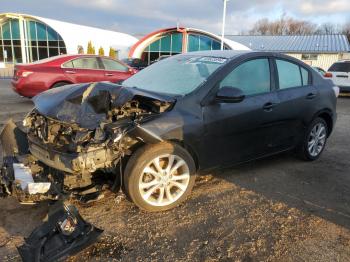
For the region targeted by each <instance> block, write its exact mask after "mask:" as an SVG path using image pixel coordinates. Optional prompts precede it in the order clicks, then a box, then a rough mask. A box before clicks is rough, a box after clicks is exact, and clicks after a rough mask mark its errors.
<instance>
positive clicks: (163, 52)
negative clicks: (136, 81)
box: [141, 33, 182, 64]
mask: <svg viewBox="0 0 350 262" xmlns="http://www.w3.org/2000/svg"><path fill="white" fill-rule="evenodd" d="M181 52H182V33H173V34H165V35H163V36H162V37H161V38H160V39H158V40H156V41H154V42H153V43H151V44H150V45H149V46H148V47H146V48H145V50H144V52H143V54H142V57H141V59H142V60H143V61H145V62H146V63H148V64H151V63H152V62H153V61H155V60H157V59H159V57H162V56H163V57H164V56H170V55H176V54H180V53H181Z"/></svg>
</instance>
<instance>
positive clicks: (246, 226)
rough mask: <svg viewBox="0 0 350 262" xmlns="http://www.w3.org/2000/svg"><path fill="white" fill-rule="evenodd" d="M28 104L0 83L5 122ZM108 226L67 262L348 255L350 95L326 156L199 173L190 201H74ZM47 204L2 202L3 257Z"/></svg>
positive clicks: (342, 102)
mask: <svg viewBox="0 0 350 262" xmlns="http://www.w3.org/2000/svg"><path fill="white" fill-rule="evenodd" d="M31 107H32V103H31V102H30V100H28V99H25V98H20V97H18V96H17V95H16V94H14V93H13V92H12V91H11V89H10V88H9V83H8V82H6V81H0V125H3V123H4V121H5V120H6V119H7V118H8V117H9V116H11V117H13V118H15V119H20V118H21V117H22V115H23V114H24V112H26V111H28V110H29V109H30V108H31ZM78 208H79V210H80V212H81V214H82V215H83V217H84V218H85V219H87V220H88V221H90V222H92V223H93V224H95V225H96V226H98V227H100V228H103V229H104V230H105V231H104V234H103V235H102V237H101V238H100V240H99V241H98V243H96V244H95V245H93V246H91V247H89V248H88V249H86V250H84V251H83V252H81V253H80V254H78V255H77V256H75V257H72V258H69V259H68V261H350V98H341V99H339V103H338V123H337V126H336V128H335V131H334V133H333V135H332V137H331V138H330V140H329V141H328V146H327V148H326V150H325V152H324V154H323V155H322V157H321V159H320V160H318V161H316V162H313V163H306V162H303V161H300V160H298V159H296V158H295V157H293V156H292V155H290V154H283V155H279V156H274V157H270V158H268V159H264V160H259V161H255V162H252V163H249V164H245V165H241V166H238V167H234V168H231V169H225V170H220V171H216V172H215V173H212V174H210V175H206V176H202V177H199V178H198V181H197V183H196V186H195V188H194V190H193V193H192V195H191V197H190V198H189V199H188V201H187V202H185V203H184V204H182V205H181V206H180V207H178V208H176V209H173V210H171V211H168V212H163V213H145V212H142V211H140V210H138V209H137V208H136V207H135V206H134V205H133V204H132V203H130V202H128V200H126V199H123V198H122V199H120V198H116V195H114V194H112V193H106V195H105V198H104V199H102V200H100V201H99V202H95V203H93V204H88V205H78ZM46 211H47V204H46V203H42V204H40V205H37V206H21V205H19V204H18V203H17V202H16V201H15V200H14V199H12V198H8V199H3V200H0V261H19V260H20V258H19V256H18V254H17V252H16V246H18V245H20V244H21V243H23V237H25V236H28V234H29V233H30V232H31V231H32V230H33V229H34V228H35V227H36V226H38V225H39V224H40V223H41V221H42V219H44V218H45V215H46Z"/></svg>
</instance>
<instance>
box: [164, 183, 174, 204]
mask: <svg viewBox="0 0 350 262" xmlns="http://www.w3.org/2000/svg"><path fill="white" fill-rule="evenodd" d="M170 188H171V186H167V187H166V188H165V194H166V198H167V199H168V200H169V201H171V202H173V201H174V198H173V196H172V195H171V191H170Z"/></svg>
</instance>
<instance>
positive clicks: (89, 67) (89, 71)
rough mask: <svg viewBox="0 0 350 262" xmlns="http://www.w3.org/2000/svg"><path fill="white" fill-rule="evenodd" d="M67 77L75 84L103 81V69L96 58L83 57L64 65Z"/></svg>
mask: <svg viewBox="0 0 350 262" xmlns="http://www.w3.org/2000/svg"><path fill="white" fill-rule="evenodd" d="M63 69H64V74H65V76H66V77H67V78H68V79H69V80H70V81H71V82H73V83H88V82H98V81H103V79H104V73H103V68H102V67H101V66H100V63H99V62H98V60H97V58H96V57H81V58H77V59H74V60H72V61H69V62H67V63H65V64H64V65H63Z"/></svg>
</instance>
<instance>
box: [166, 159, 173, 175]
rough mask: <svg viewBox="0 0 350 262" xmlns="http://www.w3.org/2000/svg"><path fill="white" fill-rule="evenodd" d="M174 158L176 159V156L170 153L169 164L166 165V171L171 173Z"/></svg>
mask: <svg viewBox="0 0 350 262" xmlns="http://www.w3.org/2000/svg"><path fill="white" fill-rule="evenodd" d="M174 160H175V156H174V155H170V156H169V157H168V166H167V167H166V172H167V173H170V170H171V168H172V166H173V164H174Z"/></svg>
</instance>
